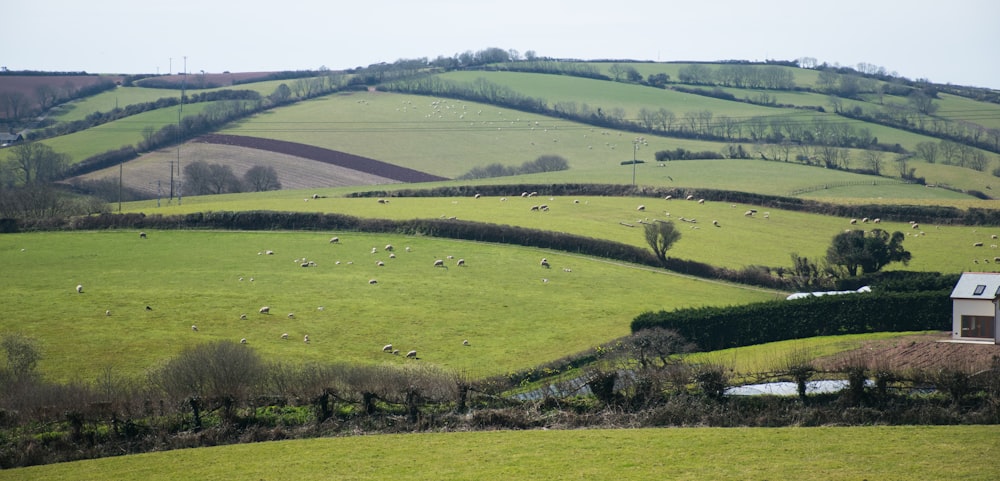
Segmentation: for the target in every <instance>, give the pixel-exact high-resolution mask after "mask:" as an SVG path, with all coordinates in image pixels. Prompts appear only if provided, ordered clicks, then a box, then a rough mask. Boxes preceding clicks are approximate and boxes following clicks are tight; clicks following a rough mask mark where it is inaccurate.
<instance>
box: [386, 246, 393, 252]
mask: <svg viewBox="0 0 1000 481" xmlns="http://www.w3.org/2000/svg"><path fill="white" fill-rule="evenodd" d="M393 249H395V248H394V247H392V244H386V245H385V250H386V252H392V251H393Z"/></svg>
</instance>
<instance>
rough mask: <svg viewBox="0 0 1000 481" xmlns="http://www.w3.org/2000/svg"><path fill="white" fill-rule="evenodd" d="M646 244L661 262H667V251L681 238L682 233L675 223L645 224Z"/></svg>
mask: <svg viewBox="0 0 1000 481" xmlns="http://www.w3.org/2000/svg"><path fill="white" fill-rule="evenodd" d="M645 227H646V230H645V235H646V243H647V244H649V247H650V248H651V249H653V253H654V254H656V258H657V259H659V260H660V262H663V263H666V262H667V251H668V250H670V248H671V247H672V246H673V245H674V243H675V242H677V240H678V239H680V238H681V233H680V231H679V230H677V226H676V225H674V223H673V221H669V220H668V221H664V222H653V223H650V224H645Z"/></svg>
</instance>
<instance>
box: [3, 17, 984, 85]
mask: <svg viewBox="0 0 1000 481" xmlns="http://www.w3.org/2000/svg"><path fill="white" fill-rule="evenodd" d="M0 46H2V47H3V48H0V66H5V67H7V68H8V69H10V70H46V71H86V72H90V73H161V74H165V73H170V72H174V73H176V72H179V71H181V70H183V68H184V64H185V59H184V57H187V59H186V64H187V71H188V72H200V71H202V70H204V71H205V72H208V73H218V72H223V71H227V70H228V71H231V72H257V71H276V70H306V69H315V68H318V67H321V66H325V67H328V68H330V69H333V70H339V69H344V68H352V67H357V66H367V65H370V64H374V63H379V62H393V61H395V60H398V59H401V58H406V59H412V58H420V57H428V58H430V59H433V58H435V57H437V56H439V55H442V56H446V57H451V56H454V55H455V54H459V53H462V52H465V51H478V50H483V49H486V48H490V47H497V48H501V49H504V50H511V49H513V50H517V51H518V52H520V53H522V54H523V53H524V52H526V51H529V50H532V51H534V52H535V53H536V54H537V55H539V56H545V57H555V58H579V59H588V60H589V59H608V58H614V59H635V60H654V61H655V60H660V61H674V60H700V61H712V60H724V59H740V60H765V59H780V60H794V59H797V58H801V57H812V58H815V59H817V60H819V61H820V62H827V63H830V64H839V65H843V66H851V67H854V66H856V65H857V64H858V63H859V62H864V63H868V64H874V65H878V66H881V67H884V68H885V69H886V71H887V72H895V73H896V74H897V75H900V76H904V77H907V78H910V79H918V78H926V79H929V80H931V81H932V82H939V83H953V84H960V85H972V86H979V87H991V88H1000V54H998V52H997V47H998V46H1000V2H998V1H996V0H947V1H940V0H936V1H930V0H909V1H901V0H888V1H887V0H838V1H825V2H823V1H821V2H811V1H802V0H763V1H752V0H750V1H748V0H743V1H730V0H720V1H714V2H712V1H684V2H671V1H664V0H647V1H637V0H604V1H595V0H575V1H548V0H532V1H526V0H504V1H498V2H485V1H475V0H425V1H420V0H376V1H370V2H364V1H356V0H355V1H350V2H341V1H336V2H334V1H316V2H302V1H294V0H292V1H284V2H282V1H273V0H272V1H263V0H243V1H226V2H218V1H215V0H198V1H195V0H168V1H157V0H153V1H134V0H133V1H119V0H89V1H80V0H33V1H14V2H8V4H7V5H6V6H5V7H4V8H3V14H2V17H0Z"/></svg>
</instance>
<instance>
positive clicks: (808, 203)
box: [347, 183, 1000, 226]
mask: <svg viewBox="0 0 1000 481" xmlns="http://www.w3.org/2000/svg"><path fill="white" fill-rule="evenodd" d="M522 192H529V193H530V192H537V193H538V194H539V195H542V196H552V195H559V196H566V195H581V196H606V197H624V196H630V197H653V198H657V197H658V198H660V199H663V198H665V197H666V196H668V195H669V196H672V198H673V199H678V200H683V199H686V198H687V196H693V198H694V199H705V200H706V201H715V202H729V203H740V204H748V205H755V206H759V207H764V208H770V209H782V210H790V211H797V212H807V213H811V214H821V215H830V216H837V217H845V218H859V219H860V218H863V217H878V218H880V219H882V220H883V221H893V222H909V221H916V222H919V223H925V224H941V225H976V226H979V225H982V226H987V225H989V226H1000V210H998V209H981V208H976V207H970V208H969V209H967V210H962V209H959V208H957V207H950V206H934V205H885V204H864V205H839V204H832V203H827V202H820V201H815V200H809V199H800V198H797V197H785V196H779V195H768V194H757V193H752V192H739V191H732V190H715V189H694V188H676V187H650V186H631V185H623V184H572V183H571V184H509V185H462V186H448V187H435V188H428V189H398V190H377V191H365V192H355V193H352V194H348V195H347V197H461V196H473V195H475V194H481V195H489V196H511V195H514V196H516V195H521V193H522ZM873 212H874V213H877V214H878V215H872V213H873Z"/></svg>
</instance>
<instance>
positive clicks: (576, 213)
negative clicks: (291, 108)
mask: <svg viewBox="0 0 1000 481" xmlns="http://www.w3.org/2000/svg"><path fill="white" fill-rule="evenodd" d="M916 188H919V187H916ZM920 189H924V188H920ZM924 190H930V189H924ZM311 192H313V191H306V192H305V193H304V192H290V191H282V192H270V193H266V194H257V195H249V194H235V195H229V196H209V197H187V198H184V201H183V204H182V205H181V206H177V205H176V204H175V205H171V206H163V207H160V208H156V207H155V201H152V203H151V202H150V201H144V202H135V203H130V204H127V205H126V210H127V211H130V212H145V213H147V214H153V213H156V214H163V215H169V214H177V213H189V212H205V211H237V210H258V209H259V210H276V211H304V212H337V213H343V214H348V215H353V216H357V217H364V218H384V219H426V218H440V217H457V218H458V219H461V220H470V221H479V222H489V223H494V224H501V225H517V226H523V227H530V228H535V229H543V230H551V231H558V232H568V233H572V234H577V235H583V236H587V237H594V238H599V239H609V240H614V241H617V242H622V243H626V244H631V245H636V246H641V247H645V246H646V243H645V239H644V237H643V227H642V224H641V223H640V221H650V222H652V221H654V220H656V219H659V220H673V221H674V222H675V223H676V224H677V226H678V227H679V229H680V230H681V232H682V234H681V238H680V240H679V241H678V242H677V243H676V244H675V245H674V247H673V248H672V249H671V250H670V251H669V253H668V255H670V256H671V257H677V258H681V259H692V260H696V261H700V262H705V263H708V264H711V265H716V266H724V267H731V268H742V267H745V266H750V265H764V266H770V267H781V266H785V267H790V266H791V254H792V253H797V254H799V255H800V256H804V257H808V258H810V259H814V260H818V259H819V258H821V257H823V256H824V255H825V253H826V249H827V247H829V245H830V241H831V240H832V239H833V237H834V236H835V235H836V234H838V233H840V232H842V231H843V230H845V229H850V228H857V229H872V228H876V227H878V228H881V229H883V230H886V231H888V232H890V233H891V232H893V231H897V230H898V231H901V232H903V233H905V234H907V240H906V241H905V242H904V243H903V246H904V247H905V248H906V249H907V250H909V251H910V252H911V253H913V260H912V261H911V262H910V263H909V265H908V266H904V265H902V264H891V265H890V266H888V267H887V269H889V270H891V269H901V270H915V271H936V272H943V273H954V272H961V271H963V270H980V271H982V270H987V271H989V270H992V269H994V268H995V269H1000V265H996V267H994V265H995V264H994V259H993V258H994V257H996V256H1000V248H993V247H992V246H994V245H998V244H1000V242H997V240H996V239H992V238H991V236H992V235H994V234H996V235H1000V228H995V227H970V226H938V225H920V226H919V228H918V229H913V228H912V226H911V225H910V224H909V223H906V222H882V223H881V224H879V225H878V226H876V225H875V224H872V223H869V224H860V223H859V224H857V225H853V226H852V225H851V224H850V219H847V218H839V217H831V216H823V215H816V214H808V213H801V212H793V211H782V210H777V209H775V210H769V209H767V208H764V207H759V206H750V205H745V204H730V203H726V202H706V203H704V204H699V203H696V202H693V201H686V200H679V199H672V200H669V201H668V200H663V199H654V198H630V197H551V198H550V197H549V196H546V195H545V194H544V193H542V194H541V196H540V197H534V198H522V197H520V195H519V194H516V193H512V195H511V196H509V197H506V199H507V200H506V201H501V198H499V197H490V196H484V197H481V198H479V199H475V198H472V197H464V198H457V197H444V198H393V199H392V201H391V202H390V203H389V204H379V203H377V202H376V201H375V200H374V199H371V198H357V199H355V198H342V197H328V198H325V199H323V198H321V199H309V200H308V201H304V199H303V197H306V196H308V195H311ZM319 192H320V193H325V192H326V191H324V190H320V191H319ZM338 192H339V191H338ZM540 204H546V205H548V206H549V210H548V211H544V212H541V211H531V210H530V209H531V206H532V205H540ZM640 204H642V205H644V206H646V210H645V211H642V212H640V211H637V210H636V209H637V207H638V205H640ZM750 208H754V209H757V210H758V213H757V214H756V215H754V216H746V215H744V214H745V213H746V211H747V210H748V209H750ZM765 212H768V213H769V215H768V216H767V217H765V216H764V213H765ZM668 213H669V216H668V215H667V214H668ZM879 215H880V214H879V213H878V212H877V211H876V212H871V214H870V217H871V218H873V219H874V218H875V217H878V216H879ZM681 218H684V219H688V220H692V219H693V220H695V221H697V222H694V223H692V222H685V221H681V220H680V219H681ZM713 220H717V221H718V222H719V226H718V227H716V226H714V225H713V224H712V221H713ZM914 220H916V221H918V222H919V221H920V220H921V219H914ZM623 223H625V224H629V225H631V227H629V226H626V225H623ZM921 233H922V234H921ZM976 242H982V243H983V246H982V247H975V246H974V245H973V244H975V243H976Z"/></svg>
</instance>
